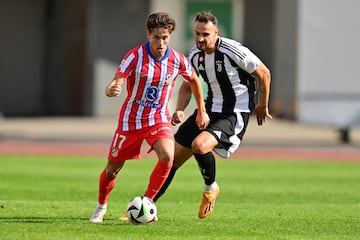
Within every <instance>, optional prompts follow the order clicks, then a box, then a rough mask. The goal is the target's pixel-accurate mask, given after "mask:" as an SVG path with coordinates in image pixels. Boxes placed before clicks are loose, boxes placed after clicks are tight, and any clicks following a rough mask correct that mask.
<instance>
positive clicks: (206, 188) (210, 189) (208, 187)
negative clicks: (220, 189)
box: [204, 182, 217, 192]
mask: <svg viewBox="0 0 360 240" xmlns="http://www.w3.org/2000/svg"><path fill="white" fill-rule="evenodd" d="M216 187H217V184H216V182H213V183H212V184H211V185H206V184H205V186H204V192H213V191H215V189H216Z"/></svg>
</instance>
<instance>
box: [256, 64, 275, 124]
mask: <svg viewBox="0 0 360 240" xmlns="http://www.w3.org/2000/svg"><path fill="white" fill-rule="evenodd" d="M252 75H254V76H255V77H256V78H257V79H258V82H259V91H260V96H259V99H258V102H257V104H256V107H255V110H254V114H255V116H256V118H257V122H258V125H259V126H260V125H262V124H263V123H264V122H265V119H266V118H269V119H272V116H271V115H270V113H269V97H270V82H271V74H270V70H269V69H268V68H267V67H266V66H265V65H264V64H263V63H260V65H259V66H258V67H257V68H256V69H255V71H254V72H252Z"/></svg>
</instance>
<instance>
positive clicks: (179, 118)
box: [170, 110, 185, 126]
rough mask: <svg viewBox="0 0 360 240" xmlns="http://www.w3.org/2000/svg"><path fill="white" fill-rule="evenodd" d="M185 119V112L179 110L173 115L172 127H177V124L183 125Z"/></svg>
mask: <svg viewBox="0 0 360 240" xmlns="http://www.w3.org/2000/svg"><path fill="white" fill-rule="evenodd" d="M184 119H185V112H184V111H181V110H177V111H175V112H174V113H173V115H172V118H171V121H170V123H171V125H173V126H176V124H179V123H181V122H182V121H184Z"/></svg>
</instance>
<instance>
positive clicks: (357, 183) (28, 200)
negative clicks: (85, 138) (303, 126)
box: [0, 156, 360, 240]
mask: <svg viewBox="0 0 360 240" xmlns="http://www.w3.org/2000/svg"><path fill="white" fill-rule="evenodd" d="M105 163H106V160H105V158H90V157H55V156H0V234H1V236H0V239H4V240H5V239H11V240H13V239H48V240H49V239H61V240H63V239H96V240H99V239H127V240H131V239H166V240H171V239H196V240H200V239H221V240H223V239H359V238H360V162H344V163H342V162H326V163H325V162H309V161H308V162H305V161H297V162H294V161H279V162H275V161H260V160H259V161H247V160H241V161H240V160H223V159H218V160H217V181H218V183H219V185H220V188H221V192H220V196H219V198H218V200H217V203H216V208H215V210H214V212H213V214H212V215H211V216H209V217H208V218H206V219H199V218H197V211H198V207H199V204H200V199H201V193H202V187H203V183H202V179H201V176H200V173H199V172H198V169H197V165H196V162H195V161H194V160H190V161H188V162H187V163H186V164H185V165H184V166H183V167H182V168H181V169H180V170H179V171H178V173H177V175H176V176H175V179H174V182H173V184H172V185H171V186H170V188H169V189H168V192H167V194H165V195H164V196H163V197H162V198H161V199H160V200H159V201H158V203H157V207H158V217H159V222H157V223H153V224H149V225H137V226H135V225H131V224H130V223H128V222H120V221H118V220H117V218H118V217H119V216H120V215H122V214H124V210H125V208H126V205H127V202H128V201H129V200H130V199H131V198H132V197H134V196H137V195H142V194H143V193H144V191H145V189H146V186H147V181H148V177H149V175H150V172H151V170H152V167H153V166H154V164H155V163H156V161H155V160H154V159H153V160H150V159H149V160H141V161H128V162H127V163H126V164H125V166H124V169H123V170H122V172H121V173H120V175H119V178H118V180H117V184H116V186H115V189H114V190H113V192H112V195H111V197H110V200H109V203H108V212H107V215H106V219H105V221H104V222H103V223H101V224H93V223H90V222H88V218H89V216H90V215H91V213H92V211H93V209H94V207H95V203H96V199H97V188H98V177H99V174H100V171H101V170H102V169H103V167H104V166H105Z"/></svg>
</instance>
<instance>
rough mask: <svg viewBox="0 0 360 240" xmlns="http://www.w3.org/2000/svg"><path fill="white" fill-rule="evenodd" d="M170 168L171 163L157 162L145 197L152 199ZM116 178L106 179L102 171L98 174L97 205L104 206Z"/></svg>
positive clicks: (104, 171) (104, 172)
mask: <svg viewBox="0 0 360 240" xmlns="http://www.w3.org/2000/svg"><path fill="white" fill-rule="evenodd" d="M171 166H172V162H167V163H164V162H161V161H158V162H157V164H156V166H155V168H154V170H153V171H152V173H151V176H150V179H149V184H148V189H147V191H146V193H145V196H146V197H148V198H150V199H154V197H155V196H156V194H157V193H158V191H159V190H160V188H161V187H162V185H163V184H164V182H165V180H166V178H167V177H168V175H169V172H170V169H171ZM115 181H116V178H113V179H108V177H107V176H106V170H105V169H104V170H103V171H102V173H101V174H100V180H99V196H98V202H99V204H106V203H107V201H108V199H109V196H110V193H111V191H112V190H113V188H114V186H115Z"/></svg>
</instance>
